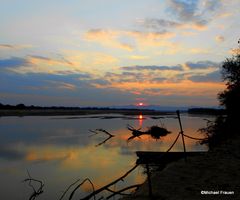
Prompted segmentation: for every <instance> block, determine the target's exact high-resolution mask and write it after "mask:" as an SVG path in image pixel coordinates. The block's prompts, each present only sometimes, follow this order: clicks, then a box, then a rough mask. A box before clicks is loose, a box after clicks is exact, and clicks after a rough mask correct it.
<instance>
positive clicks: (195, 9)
mask: <svg viewBox="0 0 240 200" xmlns="http://www.w3.org/2000/svg"><path fill="white" fill-rule="evenodd" d="M219 7H220V1H218V0H205V1H200V0H170V1H169V10H170V12H171V14H173V15H175V16H176V18H177V19H178V20H180V21H182V22H192V23H195V24H196V25H206V24H207V23H208V22H209V21H210V20H211V18H212V16H211V15H213V14H214V12H215V11H216V10H217V8H219Z"/></svg>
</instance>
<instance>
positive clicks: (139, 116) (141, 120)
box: [138, 114, 143, 126]
mask: <svg viewBox="0 0 240 200" xmlns="http://www.w3.org/2000/svg"><path fill="white" fill-rule="evenodd" d="M138 121H139V126H142V122H143V116H142V114H140V115H138Z"/></svg>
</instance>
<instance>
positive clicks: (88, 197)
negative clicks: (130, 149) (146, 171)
mask: <svg viewBox="0 0 240 200" xmlns="http://www.w3.org/2000/svg"><path fill="white" fill-rule="evenodd" d="M137 167H138V164H136V165H135V166H134V167H133V168H131V169H130V170H129V171H127V172H126V173H125V174H124V175H123V176H121V177H120V178H118V179H116V180H114V181H113V182H111V183H109V184H107V185H105V186H103V187H101V188H99V189H97V190H95V191H94V192H92V193H91V194H89V195H87V196H86V197H84V198H82V199H81V200H89V199H91V198H92V197H93V196H95V195H97V194H99V193H100V192H102V191H103V190H107V189H109V187H110V186H112V185H114V184H115V183H117V182H119V181H123V179H124V178H125V177H126V176H128V174H130V173H131V172H132V171H133V170H134V169H136V168H137Z"/></svg>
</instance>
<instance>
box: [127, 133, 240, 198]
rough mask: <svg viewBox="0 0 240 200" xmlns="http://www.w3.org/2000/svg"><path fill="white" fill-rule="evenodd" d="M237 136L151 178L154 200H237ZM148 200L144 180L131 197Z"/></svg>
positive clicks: (239, 159) (239, 187)
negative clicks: (205, 153) (204, 153)
mask: <svg viewBox="0 0 240 200" xmlns="http://www.w3.org/2000/svg"><path fill="white" fill-rule="evenodd" d="M239 144H240V136H235V137H234V138H232V139H229V140H228V141H226V142H225V143H224V144H222V145H220V146H219V147H216V148H215V149H214V150H212V151H209V152H208V153H207V155H204V156H202V155H199V156H197V157H193V158H188V159H187V162H185V161H184V160H180V161H178V162H175V163H171V164H169V165H168V166H167V167H166V168H165V169H164V170H163V171H160V172H155V173H154V174H153V175H152V177H151V181H152V190H153V199H161V200H181V199H184V200H198V199H201V200H202V199H206V200H208V199H240V156H239V155H240V146H239ZM130 199H138V200H143V199H150V198H149V196H148V183H147V181H146V182H145V183H144V184H143V185H142V186H141V187H140V188H139V190H138V191H137V192H136V193H134V194H133V195H132V196H130V197H127V198H124V200H130Z"/></svg>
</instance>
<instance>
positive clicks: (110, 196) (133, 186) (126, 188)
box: [106, 184, 141, 199]
mask: <svg viewBox="0 0 240 200" xmlns="http://www.w3.org/2000/svg"><path fill="white" fill-rule="evenodd" d="M140 185H141V184H136V185H131V186H128V187H125V188H123V189H121V190H118V191H111V192H112V193H113V194H111V195H109V196H108V197H107V198H106V199H110V198H112V197H113V196H115V195H117V194H120V195H129V194H124V193H122V192H124V191H127V190H130V189H132V188H136V189H138V188H139V187H140ZM108 191H109V190H108Z"/></svg>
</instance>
